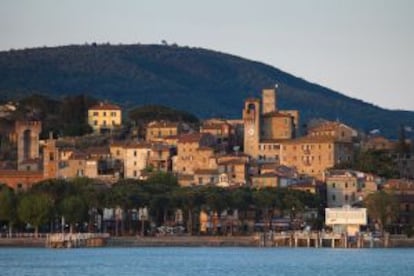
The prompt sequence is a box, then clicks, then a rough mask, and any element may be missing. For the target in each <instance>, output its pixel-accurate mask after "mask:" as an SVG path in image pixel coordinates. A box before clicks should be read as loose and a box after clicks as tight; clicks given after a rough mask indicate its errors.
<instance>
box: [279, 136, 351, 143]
mask: <svg viewBox="0 0 414 276" xmlns="http://www.w3.org/2000/svg"><path fill="white" fill-rule="evenodd" d="M301 143H309V144H311V143H340V142H339V141H336V140H335V138H334V137H330V136H304V137H300V138H296V139H292V140H285V141H284V142H283V143H282V144H301ZM341 143H345V142H341Z"/></svg>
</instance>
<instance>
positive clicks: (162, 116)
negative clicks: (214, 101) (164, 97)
mask: <svg viewBox="0 0 414 276" xmlns="http://www.w3.org/2000/svg"><path fill="white" fill-rule="evenodd" d="M128 117H129V119H131V120H132V121H134V122H135V124H136V125H143V124H144V125H145V124H147V123H149V122H151V121H161V120H164V121H170V122H184V123H189V124H195V123H198V121H199V120H198V118H197V117H196V116H195V115H193V114H191V113H188V112H186V111H181V110H177V109H174V108H171V107H167V106H162V105H146V106H141V107H136V108H134V109H132V110H130V111H129V112H128Z"/></svg>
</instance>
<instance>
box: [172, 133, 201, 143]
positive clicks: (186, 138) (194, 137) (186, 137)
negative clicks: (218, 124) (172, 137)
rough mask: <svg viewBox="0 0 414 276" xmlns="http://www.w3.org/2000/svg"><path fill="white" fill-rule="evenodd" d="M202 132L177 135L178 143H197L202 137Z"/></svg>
mask: <svg viewBox="0 0 414 276" xmlns="http://www.w3.org/2000/svg"><path fill="white" fill-rule="evenodd" d="M203 135H204V134H203V133H197V132H195V133H190V134H183V135H181V136H179V138H178V142H179V143H198V142H200V140H201V138H202V137H203Z"/></svg>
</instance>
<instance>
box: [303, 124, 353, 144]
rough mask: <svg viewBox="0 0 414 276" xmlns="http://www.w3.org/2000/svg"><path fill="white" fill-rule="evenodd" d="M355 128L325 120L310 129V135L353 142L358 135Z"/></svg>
mask: <svg viewBox="0 0 414 276" xmlns="http://www.w3.org/2000/svg"><path fill="white" fill-rule="evenodd" d="M357 135H358V133H357V131H356V130H355V129H353V128H351V127H349V126H347V125H345V124H343V123H340V122H332V121H324V122H321V123H320V124H317V125H315V126H312V127H310V128H309V129H308V136H311V137H332V138H334V139H335V140H336V141H340V142H348V143H351V142H353V140H354V139H355V138H356V137H357Z"/></svg>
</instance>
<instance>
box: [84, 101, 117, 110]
mask: <svg viewBox="0 0 414 276" xmlns="http://www.w3.org/2000/svg"><path fill="white" fill-rule="evenodd" d="M89 110H121V108H120V107H119V106H117V105H115V104H109V103H102V102H101V103H99V104H97V105H94V106H91V107H90V108H89Z"/></svg>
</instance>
